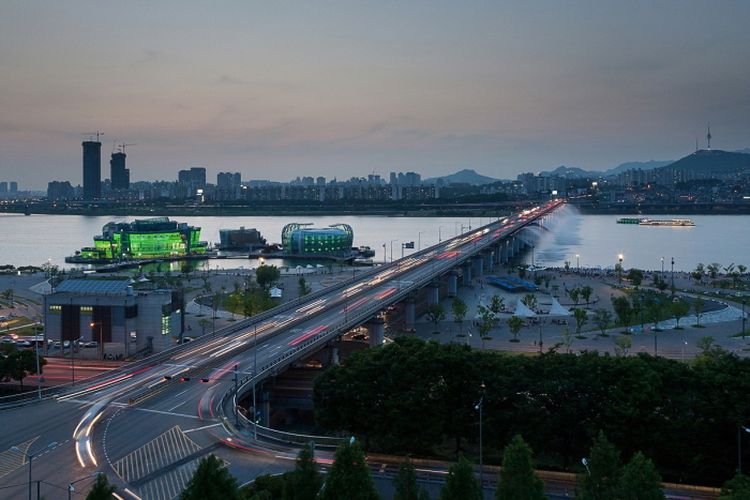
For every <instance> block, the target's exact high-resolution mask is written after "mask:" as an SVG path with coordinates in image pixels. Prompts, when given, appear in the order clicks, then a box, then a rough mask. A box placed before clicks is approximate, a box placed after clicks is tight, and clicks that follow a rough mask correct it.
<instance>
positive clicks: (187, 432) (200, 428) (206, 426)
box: [182, 422, 222, 434]
mask: <svg viewBox="0 0 750 500" xmlns="http://www.w3.org/2000/svg"><path fill="white" fill-rule="evenodd" d="M219 425H222V424H221V422H219V423H217V424H211V425H204V426H203V427H196V428H195V429H188V430H186V431H182V432H183V433H185V434H190V433H191V432H195V431H202V430H203V429H210V428H211V427H216V426H219Z"/></svg>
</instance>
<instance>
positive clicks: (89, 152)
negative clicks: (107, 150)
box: [82, 141, 102, 200]
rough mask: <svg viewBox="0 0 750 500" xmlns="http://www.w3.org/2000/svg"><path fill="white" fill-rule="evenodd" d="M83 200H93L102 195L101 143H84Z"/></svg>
mask: <svg viewBox="0 0 750 500" xmlns="http://www.w3.org/2000/svg"><path fill="white" fill-rule="evenodd" d="M82 146H83V199H84V200H95V199H97V198H100V197H101V195H102V143H101V142H99V141H84V142H83V144H82Z"/></svg>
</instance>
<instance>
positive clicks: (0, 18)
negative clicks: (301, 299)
mask: <svg viewBox="0 0 750 500" xmlns="http://www.w3.org/2000/svg"><path fill="white" fill-rule="evenodd" d="M749 20H750V2H748V1H746V0H743V1H722V0H718V1H717V0H715V1H688V0H679V1H643V2H637V1H627V2H623V1H595V0H592V1H587V2H583V1H562V0H560V1H552V0H550V1H545V2H541V1H528V0H526V1H503V2H500V1H496V0H493V1H487V2H468V1H466V2H464V1H461V2H459V1H455V2H443V1H438V0H431V1H424V2H419V1H388V0H381V1H375V2H357V1H347V2H343V1H342V2H336V1H325V0H320V1H304V2H292V1H284V2H260V1H258V2H250V1H237V2H232V1H223V2H198V1H159V2H153V1H142V2H139V1H129V2H121V1H87V2H82V1H70V0H66V1H64V2H63V1H48V2H41V1H29V0H25V1H9V0H8V1H3V2H2V3H0V180H8V181H10V180H16V181H18V182H19V187H20V188H21V189H26V188H32V189H44V188H46V184H47V181H49V180H70V181H71V183H72V184H74V185H75V184H79V183H81V145H80V143H81V140H83V139H84V135H83V134H84V133H87V132H94V131H97V130H101V131H103V132H104V134H105V135H104V138H103V140H102V142H103V159H102V160H103V161H102V171H103V172H102V173H103V175H102V176H103V177H108V176H109V163H108V160H109V154H110V152H111V150H112V143H113V141H116V142H118V143H120V142H128V143H137V145H135V146H132V147H130V148H129V149H128V151H127V152H128V167H129V168H130V169H131V179H132V180H134V181H137V180H155V179H167V180H174V179H176V176H177V170H179V169H181V168H187V167H190V166H205V167H207V169H208V173H209V178H210V179H212V180H213V181H214V182H215V179H216V177H215V175H216V173H217V172H219V171H239V172H241V173H242V177H243V179H273V180H289V179H292V178H294V177H296V176H298V175H299V176H303V175H313V176H317V175H324V176H326V177H328V178H332V177H338V178H339V179H348V178H349V177H351V176H364V175H367V174H368V173H372V172H375V173H379V174H381V175H385V176H387V175H388V172H390V171H407V170H414V171H417V172H421V173H422V175H423V176H424V177H430V176H435V175H445V174H448V173H452V172H455V171H457V170H459V169H463V168H473V169H476V170H477V171H478V172H480V173H482V174H485V175H489V176H492V177H497V178H515V176H516V175H517V174H518V173H520V172H524V171H540V170H547V169H551V168H554V167H556V166H558V165H563V164H564V165H568V166H579V167H583V168H587V169H606V168H610V167H613V166H615V165H617V164H618V163H621V162H624V161H643V160H650V159H657V160H667V159H676V158H679V157H681V156H684V155H685V154H688V153H690V152H691V151H692V150H693V149H694V144H695V139H696V137H700V138H701V140H703V139H702V137H703V136H704V135H705V127H706V122H707V121H711V126H712V134H713V143H712V145H713V146H714V147H715V148H719V149H727V150H734V149H741V148H745V147H750V137H749V136H748V132H749V131H750V126H748V122H749V120H750V62H748V61H750V28H748V21H749Z"/></svg>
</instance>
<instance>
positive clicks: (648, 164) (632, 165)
mask: <svg viewBox="0 0 750 500" xmlns="http://www.w3.org/2000/svg"><path fill="white" fill-rule="evenodd" d="M673 162H674V160H668V161H659V160H650V161H629V162H626V163H620V164H619V165H617V166H616V167H614V168H610V169H609V170H607V171H605V172H604V175H605V176H609V175H617V174H620V173H622V172H625V171H626V170H633V169H638V168H640V169H641V170H653V169H655V168H659V167H663V166H665V165H669V164H670V163H673Z"/></svg>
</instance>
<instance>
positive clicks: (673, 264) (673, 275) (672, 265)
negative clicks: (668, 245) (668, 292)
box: [672, 257, 674, 298]
mask: <svg viewBox="0 0 750 500" xmlns="http://www.w3.org/2000/svg"><path fill="white" fill-rule="evenodd" d="M672 298H674V257H672Z"/></svg>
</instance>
